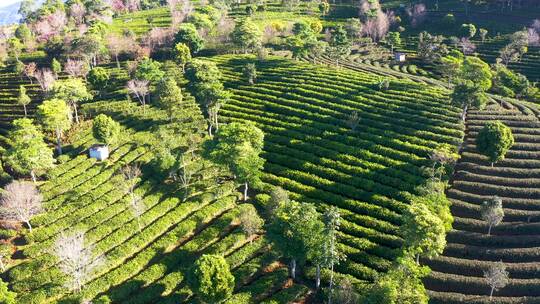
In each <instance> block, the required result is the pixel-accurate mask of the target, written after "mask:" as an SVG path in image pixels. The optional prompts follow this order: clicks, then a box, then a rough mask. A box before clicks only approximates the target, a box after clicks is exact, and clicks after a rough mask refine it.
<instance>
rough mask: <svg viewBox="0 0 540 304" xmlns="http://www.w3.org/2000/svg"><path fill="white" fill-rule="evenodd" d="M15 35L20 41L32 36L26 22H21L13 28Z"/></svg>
mask: <svg viewBox="0 0 540 304" xmlns="http://www.w3.org/2000/svg"><path fill="white" fill-rule="evenodd" d="M15 37H17V39H19V40H20V41H23V42H24V41H27V40H29V39H30V38H32V32H31V31H30V28H29V27H28V25H26V23H21V24H20V25H19V26H18V27H17V29H16V30H15Z"/></svg>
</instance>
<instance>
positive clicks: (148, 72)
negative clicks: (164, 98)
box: [135, 57, 165, 85]
mask: <svg viewBox="0 0 540 304" xmlns="http://www.w3.org/2000/svg"><path fill="white" fill-rule="evenodd" d="M162 65H163V64H162V63H161V62H158V61H154V60H152V59H151V58H148V57H145V58H144V59H143V60H141V61H140V62H139V64H138V65H137V69H136V70H135V78H137V79H143V80H148V81H149V82H150V83H151V84H153V85H155V84H157V83H158V82H159V81H161V80H162V79H163V77H164V76H165V72H164V71H163V70H162V68H161V67H162Z"/></svg>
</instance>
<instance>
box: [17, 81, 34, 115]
mask: <svg viewBox="0 0 540 304" xmlns="http://www.w3.org/2000/svg"><path fill="white" fill-rule="evenodd" d="M30 102H32V99H30V97H29V96H28V94H26V88H25V87H24V86H23V85H20V86H19V94H18V96H17V104H19V105H21V106H23V107H24V115H25V116H26V114H27V113H26V106H27V105H29V104H30Z"/></svg>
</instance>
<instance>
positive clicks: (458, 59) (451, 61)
mask: <svg viewBox="0 0 540 304" xmlns="http://www.w3.org/2000/svg"><path fill="white" fill-rule="evenodd" d="M463 59H465V58H464V56H463V54H462V53H461V52H460V51H458V50H452V51H451V52H450V53H449V54H448V55H447V56H444V57H441V59H440V61H441V62H440V64H439V66H438V69H439V71H440V73H441V74H442V76H443V77H444V78H446V79H448V84H450V83H453V82H455V81H456V80H458V79H459V75H460V73H461V69H462V67H463Z"/></svg>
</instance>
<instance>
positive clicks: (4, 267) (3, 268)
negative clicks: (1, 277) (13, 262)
mask: <svg viewBox="0 0 540 304" xmlns="http://www.w3.org/2000/svg"><path fill="white" fill-rule="evenodd" d="M0 269H2V272H4V271H6V266H5V265H4V261H2V259H1V258H0Z"/></svg>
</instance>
